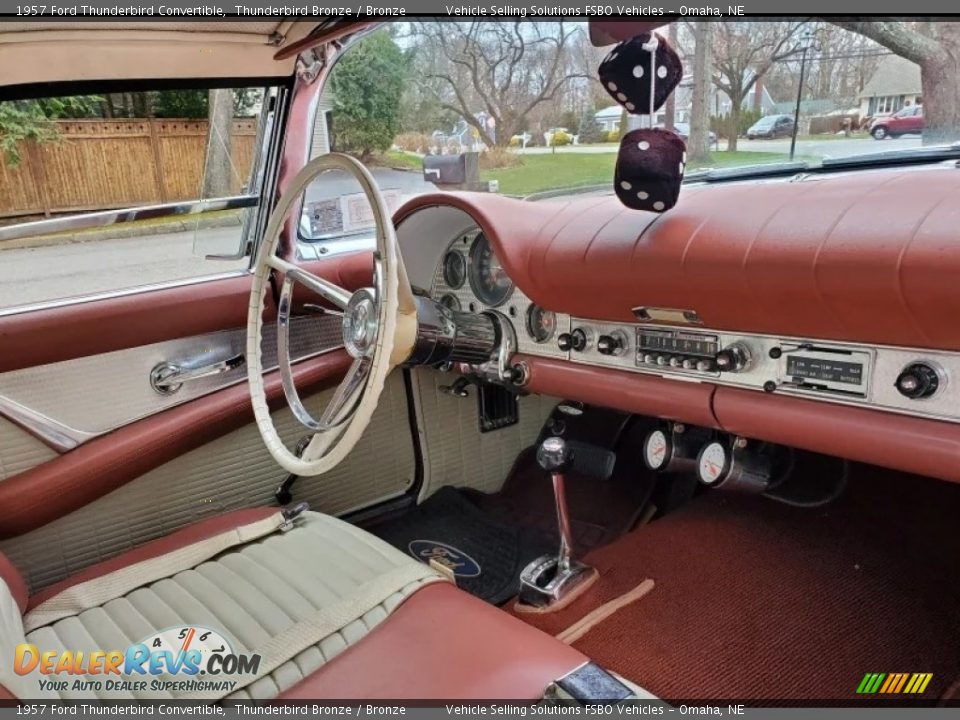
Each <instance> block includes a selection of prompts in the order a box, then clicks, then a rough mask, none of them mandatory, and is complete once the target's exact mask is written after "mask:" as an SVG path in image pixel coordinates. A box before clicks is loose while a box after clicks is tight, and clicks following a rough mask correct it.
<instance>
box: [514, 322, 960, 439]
mask: <svg viewBox="0 0 960 720" xmlns="http://www.w3.org/2000/svg"><path fill="white" fill-rule="evenodd" d="M571 327H580V328H586V329H589V330H590V331H591V332H592V333H593V334H594V335H595V336H596V335H601V334H607V335H608V334H610V333H611V332H614V331H618V330H619V331H623V332H625V333H626V336H627V337H628V338H629V344H628V346H627V348H626V352H624V353H623V354H621V355H618V356H614V355H603V354H601V353H600V352H598V351H597V350H596V346H595V344H594V346H593V347H589V348H587V349H586V350H584V351H583V352H574V351H569V352H567V353H565V355H564V359H566V360H569V361H570V362H574V363H578V364H585V365H592V366H594V367H607V368H610V369H614V370H625V371H628V372H632V373H643V374H648V375H656V376H659V377H663V378H667V379H670V380H678V381H681V382H694V383H709V384H712V385H717V386H722V387H735V388H741V389H744V390H753V391H758V392H771V391H772V392H774V393H776V394H782V395H789V396H791V397H799V398H803V399H806V400H812V401H817V402H828V403H835V404H838V405H849V406H854V407H861V408H867V409H870V410H877V411H881V412H890V413H896V414H899V415H910V416H914V417H921V418H926V419H930V420H940V421H946V422H952V423H960V382H957V380H958V379H960V352H952V351H949V350H930V349H925V348H910V347H901V346H896V345H878V344H870V343H866V342H863V343H855V342H849V341H843V340H823V339H821V338H815V337H795V336H787V335H770V334H763V333H748V332H737V331H731V330H720V329H716V328H705V327H696V328H691V327H689V326H687V325H673V326H669V325H661V324H651V325H648V324H643V323H641V324H626V323H618V322H606V321H601V320H589V319H584V318H571ZM637 328H645V329H650V330H664V329H671V328H672V329H675V330H680V331H682V332H684V333H691V334H697V335H710V336H716V338H717V340H718V341H719V343H720V346H721V348H729V347H730V346H731V345H734V344H737V343H742V344H746V345H748V346H749V347H750V348H751V350H752V352H751V355H752V356H753V358H754V362H753V363H751V365H750V367H749V368H747V369H746V370H743V371H741V372H724V373H718V372H716V371H715V370H713V371H710V372H698V371H694V370H686V369H681V368H679V367H670V366H669V365H648V364H640V365H638V364H637V359H636V358H637V341H636V334H635V332H634V331H635V330H636V329H637ZM807 346H810V347H811V351H813V352H814V354H815V351H816V350H817V349H818V348H820V349H827V350H828V351H830V350H834V349H835V350H837V351H843V352H847V353H851V354H852V355H853V356H859V359H854V360H851V361H852V362H859V363H861V364H862V366H863V368H864V374H865V377H864V379H863V382H862V383H861V384H859V385H853V384H851V385H850V387H849V390H850V392H849V394H847V393H843V392H841V391H840V390H839V389H837V388H836V387H834V388H832V389H831V388H829V387H824V388H812V387H809V386H802V385H799V386H795V385H791V384H790V383H787V382H785V381H784V378H785V377H786V357H788V355H789V354H790V350H789V348H792V347H807ZM773 349H776V350H778V351H779V352H775V353H773V354H771V350H773ZM521 352H525V351H524V350H521ZM528 354H531V355H541V356H546V357H550V356H549V355H547V354H546V353H541V352H537V350H536V349H532V350H531V351H529V352H528ZM915 362H925V363H927V364H932V365H936V366H937V367H938V368H939V369H940V373H942V375H941V387H940V390H939V391H938V392H937V394H936V395H934V396H932V397H929V398H924V399H909V398H906V397H904V396H903V395H901V394H900V393H899V392H898V391H897V389H896V387H895V382H896V378H897V376H898V375H899V373H900V372H901V371H902V370H903V368H905V367H906V366H907V365H909V364H911V363H915ZM771 383H772V385H771ZM825 384H826V385H829V383H825ZM843 389H844V390H846V389H847V388H843Z"/></svg>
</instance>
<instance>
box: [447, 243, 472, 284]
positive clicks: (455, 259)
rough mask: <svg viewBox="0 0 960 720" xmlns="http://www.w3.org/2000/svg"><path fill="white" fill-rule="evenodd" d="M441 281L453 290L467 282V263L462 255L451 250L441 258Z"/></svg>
mask: <svg viewBox="0 0 960 720" xmlns="http://www.w3.org/2000/svg"><path fill="white" fill-rule="evenodd" d="M443 281H444V282H445V283H446V284H447V287H450V288H452V289H454V290H457V289H459V288H462V287H463V284H464V283H465V282H466V281H467V261H466V259H465V258H464V257H463V254H462V253H459V252H457V251H456V250H451V251H450V252H448V253H447V254H446V255H444V257H443Z"/></svg>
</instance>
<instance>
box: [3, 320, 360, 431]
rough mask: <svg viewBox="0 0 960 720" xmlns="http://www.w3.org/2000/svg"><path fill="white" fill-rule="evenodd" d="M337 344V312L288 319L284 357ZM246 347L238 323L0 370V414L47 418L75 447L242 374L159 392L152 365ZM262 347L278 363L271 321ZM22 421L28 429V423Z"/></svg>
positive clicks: (226, 354) (206, 359)
mask: <svg viewBox="0 0 960 720" xmlns="http://www.w3.org/2000/svg"><path fill="white" fill-rule="evenodd" d="M342 344H343V341H342V337H341V329H340V319H339V318H338V317H336V316H332V315H328V316H320V317H316V316H314V317H299V318H293V320H292V321H291V327H290V356H291V358H292V359H293V360H294V361H297V360H303V359H305V358H308V357H314V356H316V355H319V354H321V353H324V352H327V351H329V350H333V349H334V348H337V347H340V346H342ZM246 349H247V330H246V328H245V327H239V328H236V329H232V330H221V331H219V332H216V333H208V334H205V335H195V336H192V337H185V338H178V339H176V340H165V341H164V342H160V343H154V344H151V345H141V346H140V347H136V348H128V349H126V350H116V351H114V352H110V353H103V354H98V355H88V356H87V357H83V358H76V359H74V360H64V361H61V362H58V363H50V364H47V365H40V366H37V367H32V368H23V369H21V370H14V371H11V372H7V373H0V415H2V414H4V410H5V408H4V402H5V401H8V402H11V403H16V405H18V406H20V407H22V408H25V409H26V410H28V411H30V413H31V414H32V415H34V416H37V423H38V424H40V423H42V422H43V421H44V420H46V421H47V422H48V423H49V424H51V425H54V426H59V427H60V428H62V432H65V433H69V434H73V435H75V436H76V437H77V442H76V444H82V443H83V442H84V441H86V440H87V439H92V438H93V437H96V436H98V435H102V434H103V433H107V432H110V431H112V430H116V429H118V428H120V427H122V426H124V425H127V424H129V423H132V422H135V421H136V420H140V419H142V418H145V417H149V416H150V415H154V414H156V413H158V412H162V411H164V410H167V409H169V408H172V407H175V406H176V405H180V404H182V403H185V402H188V401H190V400H196V399H197V398H199V397H202V396H204V395H208V394H210V393H211V392H214V391H216V390H221V389H223V388H225V387H229V386H230V385H234V384H236V383H238V382H244V381H245V380H246V378H247V368H246V364H245V363H243V364H240V365H239V366H238V367H237V368H236V369H233V370H228V371H226V372H223V373H220V374H217V375H211V376H209V377H204V378H199V379H196V380H192V381H189V382H185V383H183V384H182V385H181V387H179V388H178V389H177V390H175V391H174V392H169V394H162V393H160V392H158V391H157V390H155V389H154V388H153V387H152V386H151V383H150V377H151V372H152V371H153V370H154V368H157V367H160V366H162V365H164V364H169V365H173V366H180V367H191V366H193V367H197V366H208V365H210V364H212V363H216V362H219V361H224V360H227V359H228V358H236V357H241V358H242V357H243V356H244V354H245V353H246ZM262 352H263V360H262V362H263V366H264V368H266V369H268V370H273V369H274V368H276V365H277V328H276V324H270V325H268V326H266V327H265V328H264V338H263V344H262ZM105 391H106V392H105ZM25 426H26V427H28V429H29V425H27V424H26V423H25ZM67 449H70V448H67Z"/></svg>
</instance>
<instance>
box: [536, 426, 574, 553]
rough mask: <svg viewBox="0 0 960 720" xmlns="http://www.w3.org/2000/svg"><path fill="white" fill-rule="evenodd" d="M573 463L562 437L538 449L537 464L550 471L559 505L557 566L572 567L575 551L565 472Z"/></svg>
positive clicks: (544, 443)
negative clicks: (572, 556)
mask: <svg viewBox="0 0 960 720" xmlns="http://www.w3.org/2000/svg"><path fill="white" fill-rule="evenodd" d="M572 463H573V452H572V451H571V450H570V447H569V446H568V445H567V441H566V440H564V439H563V438H561V437H549V438H547V439H546V440H544V441H543V443H542V444H541V445H540V448H539V449H538V450H537V464H538V465H540V467H541V468H543V469H544V470H545V471H546V472H548V473H550V479H551V480H552V481H553V500H554V503H556V506H557V529H558V530H559V531H560V552H559V554H558V555H557V568H558V570H560V571H564V570H569V569H570V554H571V553H572V551H573V533H572V531H571V529H570V513H569V511H568V510H567V490H566V485H565V481H564V477H563V473H564V472H565V471H566V470H567V469H568V468H569V467H570V465H571V464H572Z"/></svg>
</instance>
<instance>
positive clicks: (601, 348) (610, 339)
mask: <svg viewBox="0 0 960 720" xmlns="http://www.w3.org/2000/svg"><path fill="white" fill-rule="evenodd" d="M625 347H626V343H625V342H624V338H623V334H622V333H619V332H615V333H612V334H610V335H601V336H600V337H598V338H597V352H598V353H600V354H601V355H620V354H621V353H622V352H623V350H624V348H625Z"/></svg>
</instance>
